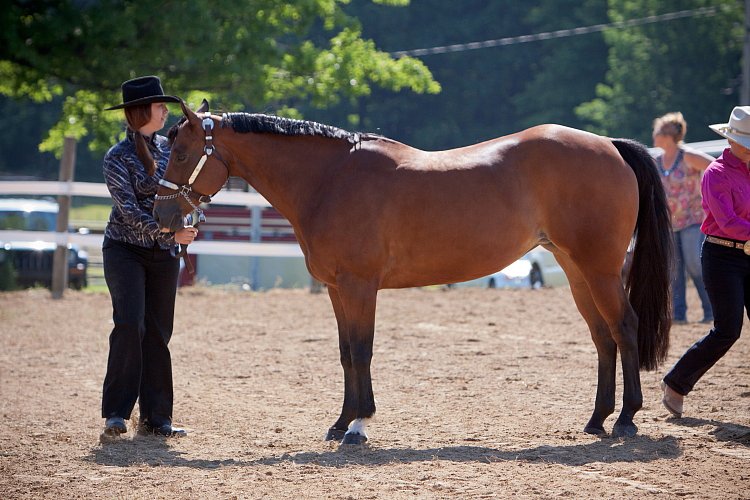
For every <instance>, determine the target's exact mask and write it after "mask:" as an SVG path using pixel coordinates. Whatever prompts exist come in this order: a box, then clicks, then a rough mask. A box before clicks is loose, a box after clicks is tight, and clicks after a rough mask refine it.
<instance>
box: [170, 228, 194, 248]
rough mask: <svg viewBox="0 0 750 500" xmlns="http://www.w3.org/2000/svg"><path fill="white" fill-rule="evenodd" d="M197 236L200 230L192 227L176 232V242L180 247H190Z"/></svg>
mask: <svg viewBox="0 0 750 500" xmlns="http://www.w3.org/2000/svg"><path fill="white" fill-rule="evenodd" d="M197 235H198V230H197V229H196V228H194V227H191V226H188V227H183V228H182V229H178V230H177V231H175V233H174V240H175V241H176V242H177V243H179V244H180V245H189V244H191V243H192V242H193V240H194V239H195V237H196V236H197Z"/></svg>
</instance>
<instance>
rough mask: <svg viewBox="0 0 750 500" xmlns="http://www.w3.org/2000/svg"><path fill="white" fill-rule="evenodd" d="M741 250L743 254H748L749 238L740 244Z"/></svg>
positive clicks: (749, 250) (749, 251) (749, 247)
mask: <svg viewBox="0 0 750 500" xmlns="http://www.w3.org/2000/svg"><path fill="white" fill-rule="evenodd" d="M742 251H743V252H745V255H750V240H748V241H746V242H745V244H744V245H742Z"/></svg>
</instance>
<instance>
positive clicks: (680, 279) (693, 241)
mask: <svg viewBox="0 0 750 500" xmlns="http://www.w3.org/2000/svg"><path fill="white" fill-rule="evenodd" d="M686 132H687V122H686V121H685V118H683V116H682V113H680V112H675V113H667V114H666V115H664V116H660V117H659V118H657V119H656V120H654V128H653V139H654V146H656V147H658V148H660V149H661V152H660V153H659V154H657V155H656V156H655V159H656V165H657V166H658V167H659V174H660V177H661V181H662V184H663V185H664V192H666V193H667V202H668V203H669V210H670V212H672V239H673V241H674V257H675V258H674V269H672V285H671V286H672V324H682V323H687V300H686V297H685V288H686V286H685V285H686V281H687V276H690V278H691V279H692V280H693V283H695V289H696V290H697V292H698V296H699V297H700V299H701V305H702V306H703V319H702V320H701V322H703V323H711V322H712V321H713V319H714V313H713V310H712V308H711V301H710V300H709V299H708V294H707V293H706V287H705V285H704V284H703V272H702V271H701V247H702V246H703V240H704V238H705V237H704V236H703V234H702V233H701V222H703V207H702V206H701V176H702V175H703V172H704V171H705V170H706V168H708V165H709V164H710V163H711V162H712V161H714V158H713V157H712V156H709V155H707V154H706V153H703V152H701V151H698V150H695V149H690V148H688V147H686V146H685V144H684V143H683V139H684V138H685V133H686ZM686 275H687V276H686Z"/></svg>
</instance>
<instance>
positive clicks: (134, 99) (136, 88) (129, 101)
mask: <svg viewBox="0 0 750 500" xmlns="http://www.w3.org/2000/svg"><path fill="white" fill-rule="evenodd" d="M152 102H180V99H179V98H177V97H175V96H173V95H164V89H162V88H161V80H159V77H158V76H141V77H138V78H134V79H132V80H128V81H127V82H125V83H123V84H122V104H118V105H117V106H112V107H111V108H107V109H106V111H109V110H112V109H120V108H124V107H126V106H137V105H139V104H150V103H152Z"/></svg>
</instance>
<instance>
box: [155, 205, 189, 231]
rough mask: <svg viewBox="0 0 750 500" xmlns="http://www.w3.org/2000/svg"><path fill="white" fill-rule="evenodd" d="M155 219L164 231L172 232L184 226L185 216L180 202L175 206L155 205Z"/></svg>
mask: <svg viewBox="0 0 750 500" xmlns="http://www.w3.org/2000/svg"><path fill="white" fill-rule="evenodd" d="M154 219H156V223H157V224H159V227H160V228H161V230H162V231H165V232H171V231H177V230H178V229H182V228H183V218H182V213H181V212H180V207H179V204H177V205H176V206H175V207H174V208H170V207H165V206H163V205H162V206H155V207H154Z"/></svg>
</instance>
